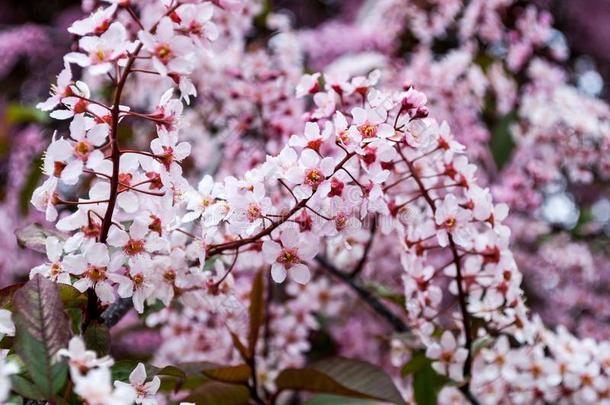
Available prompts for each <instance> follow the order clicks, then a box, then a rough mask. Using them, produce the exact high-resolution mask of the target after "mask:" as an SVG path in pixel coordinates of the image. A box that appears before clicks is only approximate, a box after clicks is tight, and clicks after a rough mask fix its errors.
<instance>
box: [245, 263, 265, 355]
mask: <svg viewBox="0 0 610 405" xmlns="http://www.w3.org/2000/svg"><path fill="white" fill-rule="evenodd" d="M249 312H250V327H249V331H248V353H249V355H250V357H254V351H255V349H256V341H257V340H258V334H259V331H260V328H261V325H262V324H263V322H264V320H265V303H264V282H263V272H262V271H259V272H258V273H256V276H254V281H253V282H252V290H251V291H250V309H249Z"/></svg>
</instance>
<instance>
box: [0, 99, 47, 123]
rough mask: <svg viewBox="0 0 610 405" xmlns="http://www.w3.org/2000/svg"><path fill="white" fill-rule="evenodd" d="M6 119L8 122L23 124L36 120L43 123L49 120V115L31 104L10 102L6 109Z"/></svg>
mask: <svg viewBox="0 0 610 405" xmlns="http://www.w3.org/2000/svg"><path fill="white" fill-rule="evenodd" d="M6 120H7V121H8V122H9V123H10V124H23V123H30V122H37V123H39V124H44V123H46V122H48V121H49V116H48V115H47V114H46V113H45V112H44V111H41V110H39V109H38V108H36V107H33V106H27V105H22V104H19V103H11V104H9V106H8V107H7V109H6Z"/></svg>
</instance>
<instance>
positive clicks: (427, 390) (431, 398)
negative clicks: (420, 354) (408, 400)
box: [413, 362, 449, 405]
mask: <svg viewBox="0 0 610 405" xmlns="http://www.w3.org/2000/svg"><path fill="white" fill-rule="evenodd" d="M448 382H449V379H448V378H447V377H445V376H442V375H440V374H438V373H437V372H436V371H434V369H433V368H432V365H431V363H430V362H429V363H428V364H427V365H426V366H425V367H422V368H421V369H420V370H418V371H417V372H416V373H415V374H414V375H413V392H414V395H415V403H416V404H417V405H436V403H437V397H438V393H439V392H440V390H441V389H442V388H443V386H444V385H445V384H447V383H448Z"/></svg>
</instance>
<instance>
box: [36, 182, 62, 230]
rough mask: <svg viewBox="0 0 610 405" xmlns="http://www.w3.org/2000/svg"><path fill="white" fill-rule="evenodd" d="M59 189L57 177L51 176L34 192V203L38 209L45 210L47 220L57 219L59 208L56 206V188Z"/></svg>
mask: <svg viewBox="0 0 610 405" xmlns="http://www.w3.org/2000/svg"><path fill="white" fill-rule="evenodd" d="M56 189H57V177H49V178H48V179H46V180H45V181H44V183H42V184H41V185H40V186H38V187H37V188H36V190H34V193H32V200H31V202H32V205H33V206H34V207H36V209H37V210H38V211H44V212H45V219H46V220H47V221H55V220H56V219H57V208H55V202H56V201H55V190H56Z"/></svg>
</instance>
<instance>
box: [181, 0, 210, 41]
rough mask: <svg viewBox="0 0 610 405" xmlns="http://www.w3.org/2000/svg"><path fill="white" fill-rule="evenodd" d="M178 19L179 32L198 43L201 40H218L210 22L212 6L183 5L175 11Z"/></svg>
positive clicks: (205, 4)
mask: <svg viewBox="0 0 610 405" xmlns="http://www.w3.org/2000/svg"><path fill="white" fill-rule="evenodd" d="M176 13H177V14H178V17H179V18H180V20H181V21H180V23H179V27H180V30H182V31H184V32H188V33H189V35H190V36H191V37H192V38H193V39H195V40H197V41H199V40H201V39H202V38H205V39H207V40H208V41H215V40H216V39H217V38H218V28H217V27H216V24H214V23H213V22H212V21H211V20H212V16H213V15H214V5H213V4H212V3H209V2H205V3H202V4H198V5H195V4H185V5H183V6H182V7H179V8H178V10H176Z"/></svg>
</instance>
